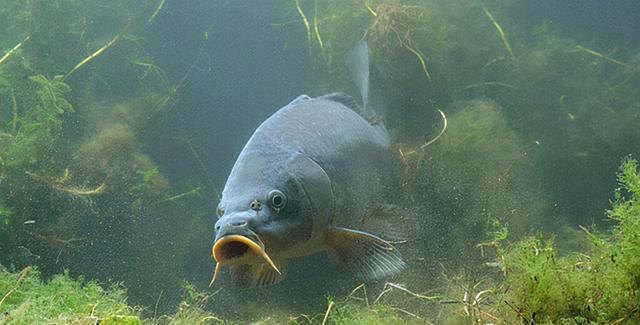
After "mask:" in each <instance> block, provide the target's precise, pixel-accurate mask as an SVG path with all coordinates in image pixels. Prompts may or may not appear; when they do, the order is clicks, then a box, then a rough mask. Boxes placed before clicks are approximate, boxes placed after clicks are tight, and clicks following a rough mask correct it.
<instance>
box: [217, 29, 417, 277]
mask: <svg viewBox="0 0 640 325" xmlns="http://www.w3.org/2000/svg"><path fill="white" fill-rule="evenodd" d="M347 62H348V65H349V68H350V69H351V72H352V74H353V77H354V80H355V82H356V84H357V86H358V88H359V91H360V95H361V97H362V107H359V105H358V104H356V101H355V100H354V99H353V98H352V97H350V96H348V95H345V94H343V93H330V94H326V95H323V96H319V97H315V98H312V97H309V96H307V95H301V96H299V97H297V98H295V99H294V100H293V101H291V102H290V103H289V104H288V105H286V106H284V107H282V108H280V109H279V110H277V111H276V112H275V113H274V114H273V115H271V116H270V117H269V118H267V119H266V120H265V121H264V122H263V123H262V124H260V126H259V127H258V128H257V129H256V130H255V131H254V133H253V135H252V136H251V137H250V139H249V140H248V142H247V143H246V144H245V146H244V148H243V149H242V151H241V152H240V154H239V156H238V158H237V160H236V161H235V163H234V165H233V167H232V169H231V172H230V174H229V176H228V179H227V181H226V183H225V186H224V189H223V191H222V196H221V199H220V202H219V204H218V207H217V209H216V213H217V215H218V218H219V219H218V220H217V221H216V223H215V238H214V243H213V246H212V257H213V259H214V261H215V263H216V265H215V270H214V272H213V277H212V280H211V283H210V286H211V287H212V286H213V284H214V282H215V280H216V278H217V277H218V275H219V272H220V270H221V268H222V267H229V268H230V270H231V278H232V281H233V283H234V284H236V285H238V286H240V287H245V288H254V287H261V286H266V285H272V284H276V283H278V282H280V281H282V279H283V278H284V277H285V275H286V273H287V269H288V264H289V260H291V259H293V258H298V257H303V256H308V255H314V254H317V253H320V252H323V251H326V252H327V253H328V257H329V260H330V261H331V262H332V263H333V264H334V265H335V266H336V267H337V268H338V270H344V271H350V272H353V273H354V274H355V275H356V276H357V277H358V278H360V279H363V280H366V281H370V280H377V279H381V278H385V277H389V276H393V275H395V274H397V273H399V272H400V271H401V270H402V269H403V268H404V266H405V263H404V261H403V259H402V257H401V254H400V252H399V251H398V250H397V249H396V248H395V247H394V246H393V245H392V244H390V243H389V242H388V241H386V240H384V239H383V238H381V236H379V234H373V233H370V232H367V231H366V229H359V228H358V227H357V226H356V227H344V226H343V225H353V224H356V225H357V224H362V223H361V222H360V220H363V219H364V218H366V217H367V213H369V212H368V211H371V210H372V207H375V206H376V205H378V204H379V203H380V202H381V201H382V198H381V193H383V190H384V188H385V184H386V183H387V182H388V180H389V177H390V173H391V164H392V151H391V149H390V138H389V134H388V132H387V130H386V128H385V126H384V123H383V122H382V121H381V119H379V118H376V116H377V115H378V114H377V113H376V112H375V111H374V110H373V108H371V107H369V56H368V47H367V44H366V43H365V42H360V43H359V44H358V45H357V46H356V47H355V48H354V49H353V50H352V51H351V53H350V54H349V56H348V60H347Z"/></svg>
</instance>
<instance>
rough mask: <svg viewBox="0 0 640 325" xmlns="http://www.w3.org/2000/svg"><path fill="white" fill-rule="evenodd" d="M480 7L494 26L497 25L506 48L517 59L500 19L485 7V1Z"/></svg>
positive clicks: (512, 57)
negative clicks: (499, 21) (494, 16)
mask: <svg viewBox="0 0 640 325" xmlns="http://www.w3.org/2000/svg"><path fill="white" fill-rule="evenodd" d="M480 7H481V8H482V11H483V12H484V14H485V15H486V16H487V18H489V20H490V21H491V23H492V24H493V27H495V29H496V31H497V32H498V35H500V40H501V41H502V44H503V45H504V48H505V49H506V50H507V52H509V56H511V59H512V60H515V59H516V56H515V55H514V54H513V51H512V50H511V45H509V41H507V37H506V36H505V34H504V30H503V29H502V26H500V24H499V23H498V21H497V20H496V19H495V18H493V15H492V14H491V12H490V11H489V10H488V9H487V7H485V5H484V4H483V3H480Z"/></svg>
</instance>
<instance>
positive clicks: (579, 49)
mask: <svg viewBox="0 0 640 325" xmlns="http://www.w3.org/2000/svg"><path fill="white" fill-rule="evenodd" d="M569 52H572V53H576V52H582V53H587V54H590V55H593V56H595V57H598V58H601V59H603V60H605V61H608V62H611V63H614V64H617V65H620V66H623V67H625V68H629V69H634V67H632V66H630V65H629V64H627V63H624V62H622V61H620V60H616V59H614V58H612V57H610V56H608V55H604V54H602V53H600V52H597V51H595V50H592V49H590V48H586V47H583V46H580V45H576V48H575V49H573V50H569Z"/></svg>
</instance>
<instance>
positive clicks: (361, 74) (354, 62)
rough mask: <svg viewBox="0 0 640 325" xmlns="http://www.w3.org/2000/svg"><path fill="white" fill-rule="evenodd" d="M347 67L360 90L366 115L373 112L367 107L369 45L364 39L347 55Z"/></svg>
mask: <svg viewBox="0 0 640 325" xmlns="http://www.w3.org/2000/svg"><path fill="white" fill-rule="evenodd" d="M347 67H349V70H350V71H351V77H352V78H353V80H354V82H355V83H356V85H357V86H358V88H359V90H360V95H361V96H362V107H363V108H364V111H365V112H367V114H368V115H374V114H375V112H373V111H372V110H371V108H370V107H369V46H367V43H366V42H365V41H360V42H359V43H358V45H356V47H355V48H353V50H351V53H349V56H348V57H347Z"/></svg>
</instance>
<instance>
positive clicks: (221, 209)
mask: <svg viewBox="0 0 640 325" xmlns="http://www.w3.org/2000/svg"><path fill="white" fill-rule="evenodd" d="M223 214H224V208H223V207H217V208H216V215H217V216H218V218H219V217H222V215H223Z"/></svg>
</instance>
